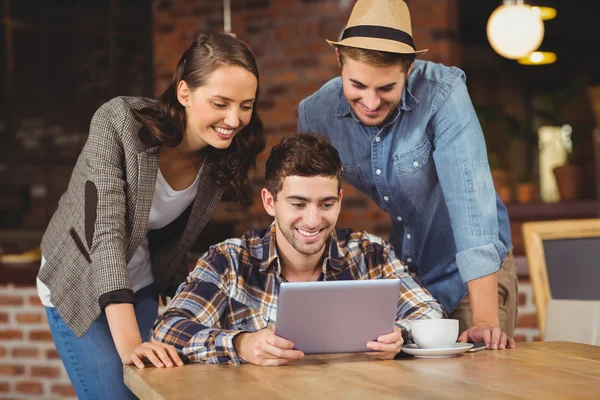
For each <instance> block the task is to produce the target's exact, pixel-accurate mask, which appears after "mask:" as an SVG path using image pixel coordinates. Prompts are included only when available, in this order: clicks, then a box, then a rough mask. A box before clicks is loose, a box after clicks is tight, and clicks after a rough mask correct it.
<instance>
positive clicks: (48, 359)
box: [0, 285, 75, 399]
mask: <svg viewBox="0 0 600 400" xmlns="http://www.w3.org/2000/svg"><path fill="white" fill-rule="evenodd" d="M8 397H10V398H15V399H42V398H45V399H56V398H69V397H71V398H75V392H74V391H73V388H72V386H71V383H70V382H69V378H68V376H67V373H66V371H65V369H64V367H63V365H62V363H61V361H60V358H59V357H58V353H57V352H56V349H55V347H54V343H53V342H52V336H51V335H50V330H49V328H48V323H47V320H46V313H45V312H44V307H43V306H42V305H41V303H40V300H39V298H38V296H37V290H36V288H35V287H34V286H30V287H15V286H12V285H10V286H0V398H1V399H5V398H8Z"/></svg>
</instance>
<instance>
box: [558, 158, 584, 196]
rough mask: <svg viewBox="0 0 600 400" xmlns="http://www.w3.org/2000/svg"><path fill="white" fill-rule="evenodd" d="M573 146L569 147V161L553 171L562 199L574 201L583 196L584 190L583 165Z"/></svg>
mask: <svg viewBox="0 0 600 400" xmlns="http://www.w3.org/2000/svg"><path fill="white" fill-rule="evenodd" d="M573 153H574V152H573V149H572V147H571V148H569V147H567V161H566V163H565V164H564V165H561V166H558V167H555V168H554V169H553V170H552V172H553V173H554V177H555V178H556V186H557V187H558V193H559V196H560V201H573V200H577V199H579V198H581V194H582V192H583V176H584V173H585V171H584V168H583V165H581V163H580V162H579V161H578V159H577V158H576V157H574V156H573Z"/></svg>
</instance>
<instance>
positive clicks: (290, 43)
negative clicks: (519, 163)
mask: <svg viewBox="0 0 600 400" xmlns="http://www.w3.org/2000/svg"><path fill="white" fill-rule="evenodd" d="M198 4H201V5H198V6H191V5H190V2H189V1H187V0H160V1H155V2H154V55H155V58H154V71H155V74H154V76H155V85H154V90H155V95H159V94H160V93H162V92H163V91H164V89H165V88H166V87H167V86H168V84H169V83H170V81H171V77H172V73H173V71H174V68H175V66H176V65H177V62H178V61H179V58H180V57H181V54H182V53H183V52H184V51H185V50H186V49H187V47H188V46H189V45H190V44H191V42H192V41H193V39H194V37H195V36H196V35H197V34H199V33H206V32H213V31H222V30H223V22H222V21H223V6H222V2H220V1H215V2H202V3H198ZM408 4H409V6H410V7H411V13H412V19H413V36H414V38H415V42H416V44H417V47H419V48H429V49H430V50H429V52H428V53H427V54H426V55H425V57H424V58H425V59H428V60H432V61H436V62H441V63H444V64H448V65H459V62H460V59H461V53H460V45H459V43H458V42H457V40H458V33H457V30H458V18H457V12H458V11H457V1H456V0H419V1H409V2H408ZM353 5H354V1H351V0H285V1H283V0H277V1H275V0H232V1H231V26H232V31H233V32H234V33H235V34H236V35H237V37H238V38H240V39H242V40H244V41H245V42H246V43H248V44H249V45H250V47H251V48H252V49H253V51H254V53H255V55H256V58H257V62H258V66H259V71H260V74H261V80H260V87H261V93H260V96H261V97H260V101H259V103H258V105H257V109H258V111H259V113H260V116H261V118H262V120H263V123H264V125H265V129H266V133H267V135H268V138H267V140H268V142H267V150H266V151H265V152H264V153H263V154H262V156H261V158H260V160H259V162H258V166H259V168H258V171H257V173H256V176H255V178H254V182H255V186H256V188H257V189H258V188H259V187H260V184H261V180H260V177H262V176H263V175H264V169H263V166H264V161H265V160H266V158H267V156H268V154H269V150H270V148H271V147H272V146H273V145H274V144H276V143H278V142H279V141H280V139H281V137H282V136H283V135H284V134H290V133H293V132H295V130H296V122H297V106H298V103H299V102H300V100H302V99H303V98H304V97H306V96H308V95H310V94H311V93H313V92H314V91H316V90H317V89H318V88H319V87H321V85H323V84H324V83H325V82H327V81H328V80H329V79H331V78H333V77H335V76H337V75H338V73H339V68H338V66H337V61H336V58H335V53H334V51H333V49H332V48H331V47H330V46H329V45H328V44H327V43H326V42H325V38H328V39H337V38H338V37H339V35H340V33H341V31H342V29H343V28H344V26H345V24H346V21H347V19H348V16H349V15H350V11H351V10H352V6H353ZM256 192H257V193H256V194H257V196H256V197H255V199H256V201H255V202H254V207H253V208H252V209H251V210H249V212H248V216H247V218H245V219H244V220H243V221H242V222H240V224H238V225H239V226H238V227H237V229H236V232H238V233H241V232H243V231H245V230H246V229H249V228H257V227H264V226H265V224H268V223H269V222H270V220H269V218H268V216H267V215H266V213H265V211H264V209H263V207H262V203H261V202H260V200H259V197H258V190H257V191H256ZM338 226H339V227H353V228H354V229H358V230H362V229H364V230H368V231H369V232H371V233H374V234H377V235H380V236H384V237H386V236H387V235H388V233H389V230H390V223H389V217H388V216H387V214H386V213H385V212H383V211H381V210H380V209H379V208H378V207H377V206H376V205H375V204H374V203H373V202H372V201H371V200H370V199H369V198H367V197H366V196H364V195H363V194H361V193H359V192H358V191H356V190H355V189H353V188H352V187H351V186H350V185H345V186H344V206H343V210H342V213H341V214H340V218H339V222H338Z"/></svg>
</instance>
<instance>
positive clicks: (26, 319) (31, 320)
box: [17, 313, 44, 324]
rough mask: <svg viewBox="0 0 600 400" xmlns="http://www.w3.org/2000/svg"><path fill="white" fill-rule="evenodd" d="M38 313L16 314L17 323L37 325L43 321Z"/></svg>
mask: <svg viewBox="0 0 600 400" xmlns="http://www.w3.org/2000/svg"><path fill="white" fill-rule="evenodd" d="M43 320H44V319H43V318H42V314H40V313H21V314H17V322H19V323H20V324H39V323H41V322H42V321H43Z"/></svg>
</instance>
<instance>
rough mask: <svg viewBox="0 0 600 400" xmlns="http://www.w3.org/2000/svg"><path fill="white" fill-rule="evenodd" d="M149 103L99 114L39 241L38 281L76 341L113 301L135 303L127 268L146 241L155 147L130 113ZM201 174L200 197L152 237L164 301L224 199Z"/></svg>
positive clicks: (136, 101)
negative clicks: (142, 136)
mask: <svg viewBox="0 0 600 400" xmlns="http://www.w3.org/2000/svg"><path fill="white" fill-rule="evenodd" d="M152 102H153V100H150V99H145V98H135V97H117V98H115V99H113V100H111V101H109V102H107V103H105V104H104V105H102V106H101V107H100V108H99V109H98V110H97V111H96V113H95V114H94V117H93V118H92V121H91V125H90V133H89V137H88V139H87V142H86V144H85V146H84V148H83V150H82V152H81V154H80V155H79V158H78V160H77V163H76V165H75V168H74V169H73V173H72V175H71V180H70V182H69V186H68V189H67V191H66V192H65V193H64V194H63V196H62V197H61V199H60V202H59V205H58V209H57V211H56V212H55V213H54V215H53V216H52V219H51V221H50V224H49V225H48V228H47V230H46V232H45V233H44V236H43V238H42V245H41V247H42V254H43V255H44V258H45V259H46V264H45V265H44V267H43V268H42V269H41V270H40V272H39V274H38V277H39V278H40V280H41V281H42V282H43V283H45V284H46V285H47V286H48V287H49V288H50V292H51V300H52V304H54V306H55V307H56V310H57V312H58V313H59V314H60V316H61V317H62V319H63V320H64V321H65V322H66V323H67V325H69V327H71V329H72V330H73V332H74V333H75V334H76V335H77V336H78V337H81V336H82V335H83V334H84V333H85V332H86V331H87V330H88V328H89V327H90V325H91V324H92V323H93V322H94V320H96V318H98V316H99V315H100V313H101V312H102V305H105V304H107V303H110V302H112V301H111V299H112V300H113V301H117V302H122V299H123V298H124V297H125V298H126V299H130V300H131V301H133V300H134V297H133V292H132V290H131V284H130V281H129V273H128V270H127V263H128V262H129V260H130V259H131V257H132V256H133V254H134V253H135V250H136V249H137V248H138V246H139V245H140V243H141V242H142V240H143V239H144V236H145V235H146V233H147V231H146V225H147V222H148V216H149V214H150V208H151V206H152V199H153V196H154V189H155V185H156V175H157V171H158V156H159V147H158V146H156V147H150V148H148V147H147V146H145V145H144V144H143V143H142V141H141V140H140V138H139V133H140V130H141V129H142V125H141V124H140V123H139V122H138V121H137V120H136V119H135V118H134V116H133V114H132V112H131V110H132V109H140V108H142V107H144V106H147V105H150V104H152ZM201 171H202V172H201V176H200V177H199V186H198V192H197V194H196V197H195V200H194V201H193V203H192V204H191V205H190V206H189V207H188V209H187V210H185V211H184V212H183V213H182V214H181V215H180V216H179V217H178V218H177V219H176V220H175V221H173V222H172V223H171V224H169V225H167V226H166V227H164V228H162V229H160V230H156V231H150V233H149V237H148V240H149V245H150V252H151V260H152V273H153V275H154V281H155V283H156V285H157V290H158V292H159V294H160V295H161V296H163V298H164V296H166V295H172V294H173V293H174V290H175V289H176V288H177V286H178V285H179V284H180V283H181V282H183V280H185V277H186V275H187V271H188V270H187V251H188V250H189V249H190V247H191V246H192V244H193V243H194V241H195V240H196V238H197V237H198V234H199V233H200V232H201V231H202V229H203V228H204V227H205V226H206V223H207V222H208V221H209V219H210V217H211V215H212V213H213V212H214V210H215V208H216V206H217V203H218V202H219V200H220V198H221V194H222V190H221V189H220V188H218V187H217V186H216V185H215V184H214V183H213V182H212V180H211V179H210V176H209V172H210V167H208V166H204V168H202V170H201ZM124 294H125V296H124ZM125 302H127V300H126V301H125Z"/></svg>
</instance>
